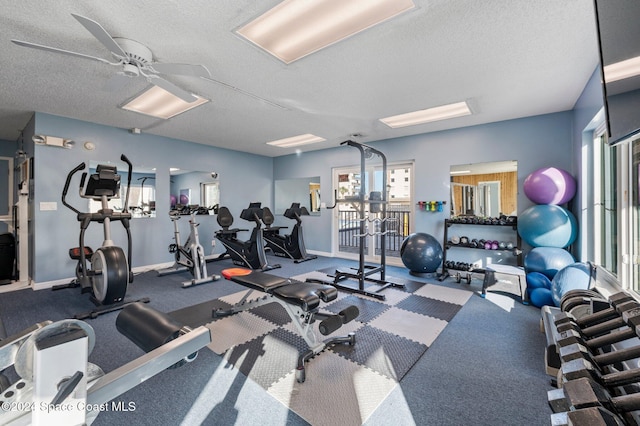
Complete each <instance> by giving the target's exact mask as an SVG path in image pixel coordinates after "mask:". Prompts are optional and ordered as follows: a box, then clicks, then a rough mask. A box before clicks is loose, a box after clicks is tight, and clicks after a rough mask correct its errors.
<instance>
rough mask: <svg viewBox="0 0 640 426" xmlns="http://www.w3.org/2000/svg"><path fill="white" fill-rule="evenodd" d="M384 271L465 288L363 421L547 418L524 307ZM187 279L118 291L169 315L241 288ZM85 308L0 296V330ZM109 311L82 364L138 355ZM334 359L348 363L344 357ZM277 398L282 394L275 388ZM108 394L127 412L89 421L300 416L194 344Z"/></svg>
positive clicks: (540, 350) (537, 342)
mask: <svg viewBox="0 0 640 426" xmlns="http://www.w3.org/2000/svg"><path fill="white" fill-rule="evenodd" d="M271 261H272V263H280V264H282V268H281V269H276V270H273V271H271V273H273V274H275V275H279V276H283V277H291V276H296V275H300V274H304V273H308V272H311V271H314V270H319V269H323V268H327V267H331V266H332V265H335V266H340V267H349V266H351V267H352V266H354V265H355V264H356V263H355V262H352V261H347V260H338V259H334V258H324V257H320V258H318V259H316V260H313V261H309V262H304V263H301V264H294V263H293V262H286V260H283V259H276V258H273V257H271V256H270V262H271ZM230 266H232V265H231V262H230V261H222V262H219V263H212V264H209V265H208V267H209V269H210V272H212V273H220V271H221V270H222V269H224V268H227V267H230ZM388 269H389V274H390V275H392V276H394V277H398V278H400V279H405V280H415V281H420V282H421V283H428V284H431V285H434V286H441V287H443V288H448V289H459V290H471V291H473V292H474V293H475V294H473V295H472V296H471V297H470V298H469V300H468V301H467V302H466V303H465V304H464V306H463V307H462V308H461V309H460V310H459V312H458V313H457V314H456V315H455V317H454V318H453V319H451V320H450V321H449V322H448V323H447V326H446V328H445V329H444V331H442V332H441V333H440V335H439V336H438V338H437V339H436V340H435V341H433V342H432V343H431V345H430V346H429V349H428V350H427V351H426V352H425V353H424V354H423V355H422V356H421V357H420V358H419V359H418V361H417V362H416V363H415V364H414V365H413V366H412V367H411V368H410V369H409V370H408V372H407V373H406V375H405V376H404V377H403V378H402V380H401V381H400V383H399V385H396V384H394V387H393V388H392V389H391V390H390V392H389V394H388V396H387V397H386V399H384V400H383V401H382V403H381V404H380V405H379V406H378V407H377V408H375V407H371V408H367V409H368V410H373V412H372V414H371V415H370V416H369V417H368V420H367V421H366V422H365V425H367V426H371V425H376V426H377V425H389V424H394V425H396V424H397V425H462V424H464V425H496V424H500V425H503V424H504V425H507V424H509V425H511V424H527V425H548V424H549V415H550V413H551V411H550V409H549V407H548V405H547V402H546V392H547V390H549V389H551V386H550V385H549V377H548V376H546V374H545V373H544V363H543V355H544V334H543V333H541V332H540V330H539V321H540V311H539V309H537V308H535V307H533V306H524V305H522V304H520V303H519V301H518V300H515V299H514V298H512V297H510V296H509V295H503V294H496V293H489V294H488V295H487V299H482V298H481V297H480V296H479V295H478V293H479V291H480V289H481V285H482V281H481V280H479V279H475V278H474V280H472V282H471V285H467V284H458V283H456V282H455V280H453V279H448V280H445V281H444V282H442V283H440V282H438V281H436V280H435V279H434V278H433V277H429V276H425V277H413V276H411V275H409V273H408V271H407V270H406V269H404V268H395V267H389V268H388ZM70 272H71V273H72V271H70ZM187 278H188V274H177V275H171V276H166V277H162V278H158V277H156V274H155V273H153V272H149V273H145V274H140V275H138V276H137V277H136V281H135V282H134V283H133V284H132V285H131V287H130V290H129V292H128V294H129V296H130V297H134V298H135V297H142V296H147V297H150V298H151V305H152V306H154V307H155V308H157V309H159V310H162V311H164V312H171V311H176V310H179V309H181V308H186V307H188V306H193V305H196V304H198V303H201V302H206V301H210V300H214V299H220V298H223V297H225V296H229V295H231V294H234V293H237V292H238V291H240V290H242V287H240V286H238V285H237V284H234V283H231V282H229V281H225V280H220V281H217V282H215V283H211V284H205V285H202V286H198V287H194V288H190V289H182V288H181V287H180V283H181V281H184V280H185V279H187ZM91 306H92V305H91V303H90V302H89V301H88V300H87V297H86V295H80V294H79V292H78V291H77V289H76V290H63V291H59V292H51V291H37V292H33V291H31V290H22V291H18V292H13V293H7V294H0V317H1V318H2V320H3V322H4V324H5V326H6V328H7V331H8V332H9V333H14V332H16V331H18V330H21V329H24V328H26V327H28V326H29V325H31V324H33V323H34V322H37V321H42V320H45V319H52V320H58V319H63V318H68V317H70V316H73V314H75V313H78V312H80V311H84V310H87V309H89V308H91ZM407 312H411V311H410V310H408V311H407ZM116 316H117V313H110V314H107V315H104V316H102V317H100V318H98V319H95V320H90V321H89V323H90V324H91V326H92V327H93V328H94V329H95V332H96V337H97V341H96V348H95V349H94V351H93V353H92V354H91V356H90V361H91V362H94V363H96V364H98V365H100V366H101V367H102V368H103V369H104V370H105V371H107V372H108V371H111V370H113V369H115V368H117V367H119V366H121V365H123V364H125V363H126V362H129V361H131V360H134V359H135V358H137V357H139V356H140V355H141V354H142V352H141V351H140V350H139V349H138V348H137V347H136V346H135V345H133V344H132V343H131V342H129V341H128V340H127V339H126V338H124V337H123V336H121V335H120V334H119V333H118V332H117V331H116V329H115V318H116ZM374 321H375V319H374ZM213 338H214V340H215V338H216V336H213ZM327 354H328V355H335V356H336V357H340V358H342V357H341V356H340V355H338V354H333V353H326V354H322V355H321V356H319V357H317V359H314V360H312V361H311V362H310V365H311V367H313V368H315V369H321V368H323V365H324V364H323V361H322V360H323V358H327V357H325V356H324V355H327ZM234 362H235V361H234ZM236 363H237V362H236ZM343 365H346V366H349V367H351V366H357V364H355V363H353V362H351V361H348V362H347V363H346V364H344V363H343ZM329 371H335V370H329ZM309 373H310V374H309V375H308V377H309V378H311V377H313V375H312V374H311V370H310V372H309ZM319 376H320V375H316V377H319ZM377 376H381V375H380V374H377ZM278 383H283V384H286V382H284V381H281V382H278ZM283 387H284V388H285V389H286V386H283ZM365 391H366V389H365V390H362V389H359V390H356V389H355V388H351V389H347V390H343V389H336V390H334V392H332V393H333V394H335V395H337V396H338V397H339V396H340V395H341V392H351V393H352V394H355V395H359V399H360V400H362V401H366V400H367V396H366V392H365ZM283 394H285V392H282V393H281V394H280V395H283ZM324 397H325V395H317V396H316V398H315V399H313V400H312V401H311V402H309V405H313V404H315V405H321V403H322V401H321V400H320V398H324ZM117 401H122V402H125V403H129V402H132V403H134V406H135V410H133V411H129V412H121V411H115V410H108V411H105V412H103V413H101V414H100V415H99V416H98V418H97V420H96V421H95V422H94V425H98V426H99V425H110V426H114V425H127V426H129V425H131V424H136V425H154V426H158V425H179V424H180V425H189V426H190V425H197V424H203V425H243V426H244V425H260V426H270V425H274V426H275V425H306V424H308V422H307V421H305V420H304V419H303V418H301V417H300V416H299V415H298V414H296V413H295V412H293V411H292V410H289V409H288V408H287V407H286V406H285V405H283V404H282V403H280V402H279V400H278V399H277V398H276V397H274V396H273V395H272V394H270V393H269V392H267V391H265V389H264V388H263V387H262V386H261V385H260V384H259V383H258V382H256V381H254V380H252V379H249V380H247V376H246V375H244V374H242V372H240V371H239V369H237V368H232V367H231V364H230V363H229V362H228V361H227V360H225V359H224V358H223V357H222V356H219V355H217V354H215V353H213V352H212V351H208V350H203V351H200V354H199V356H198V359H197V360H195V361H194V362H192V363H190V364H188V365H186V366H184V367H181V368H179V369H176V370H168V371H166V372H163V373H162V374H159V375H157V376H155V377H152V378H150V379H149V380H147V381H146V382H144V383H142V384H141V385H139V386H137V387H135V388H134V389H132V390H130V391H129V392H127V393H125V394H123V395H121V396H120V397H119V398H117ZM322 408H323V409H324V411H325V416H326V418H327V419H331V418H332V416H334V414H335V413H334V410H333V409H332V407H331V406H328V405H323V406H322ZM334 424H338V423H337V422H336V423H334Z"/></svg>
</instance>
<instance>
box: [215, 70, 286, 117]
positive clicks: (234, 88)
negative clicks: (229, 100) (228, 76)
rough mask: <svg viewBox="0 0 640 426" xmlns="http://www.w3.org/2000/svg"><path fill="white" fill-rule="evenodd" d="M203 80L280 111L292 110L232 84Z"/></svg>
mask: <svg viewBox="0 0 640 426" xmlns="http://www.w3.org/2000/svg"><path fill="white" fill-rule="evenodd" d="M202 79H203V80H206V81H210V82H212V83H216V84H219V85H221V86H224V87H226V88H228V89H231V90H233V91H235V92H238V93H242V94H243V95H246V96H249V97H250V98H253V99H257V100H259V101H261V102H264V103H266V104H269V105H271V106H274V107H276V108H280V109H284V110H291V108H289V107H286V106H283V105H280V104H277V103H275V102H273V101H270V100H269V99H265V98H263V97H260V96H258V95H255V94H253V93H251V92H247V91H246V90H242V89H240V88H239V87H236V86H232V85H231V84H228V83H225V82H223V81H220V80H214V79H213V78H208V77H202Z"/></svg>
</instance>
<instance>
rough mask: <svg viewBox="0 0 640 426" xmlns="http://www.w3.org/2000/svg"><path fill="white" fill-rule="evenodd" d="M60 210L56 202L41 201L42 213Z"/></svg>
mask: <svg viewBox="0 0 640 426" xmlns="http://www.w3.org/2000/svg"><path fill="white" fill-rule="evenodd" d="M54 210H58V203H57V202H55V201H40V211H41V212H44V211H54Z"/></svg>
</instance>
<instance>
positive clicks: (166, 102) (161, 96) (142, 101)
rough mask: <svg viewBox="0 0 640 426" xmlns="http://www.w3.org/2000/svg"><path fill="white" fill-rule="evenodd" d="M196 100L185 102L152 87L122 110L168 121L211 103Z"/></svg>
mask: <svg viewBox="0 0 640 426" xmlns="http://www.w3.org/2000/svg"><path fill="white" fill-rule="evenodd" d="M193 96H194V97H195V98H196V100H195V101H193V102H185V101H184V100H182V99H180V98H179V97H177V96H175V95H174V94H172V93H170V92H168V91H166V90H164V89H163V88H161V87H158V86H155V85H152V86H151V87H149V88H148V89H146V90H145V91H143V92H142V93H140V94H139V95H137V96H136V97H134V98H133V99H131V100H130V101H128V102H126V103H124V104H123V105H120V108H122V109H124V110H127V111H133V112H137V113H140V114H144V115H149V116H151V117H155V118H161V119H163V120H168V119H170V118H173V117H175V116H177V115H179V114H182V113H184V112H187V111H189V110H191V109H193V108H196V107H198V106H200V105H203V104H206V103H207V102H210V101H209V99H205V98H202V97H200V96H198V95H193Z"/></svg>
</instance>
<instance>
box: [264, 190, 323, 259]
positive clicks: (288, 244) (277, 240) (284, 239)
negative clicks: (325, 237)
mask: <svg viewBox="0 0 640 426" xmlns="http://www.w3.org/2000/svg"><path fill="white" fill-rule="evenodd" d="M305 215H306V216H308V215H309V210H307V208H306V207H304V206H303V207H300V203H291V207H289V208H288V209H287V210H285V212H284V217H286V218H287V219H292V220H295V221H296V224H295V225H293V229H292V230H291V233H290V234H288V235H282V234H280V230H281V229H284V228H286V226H271V225H272V224H273V222H274V220H275V218H274V217H273V214H272V213H271V210H269V208H268V207H264V208H263V213H262V222H263V223H264V225H265V228H264V229H263V235H264V241H265V243H266V244H267V248H269V249H271V250H272V251H273V254H274V255H276V256H280V257H288V258H289V259H292V260H293V261H294V263H300V262H305V261H307V260H313V259H317V258H318V256H310V255H308V254H307V249H306V248H305V246H304V239H303V237H302V218H301V217H300V216H305Z"/></svg>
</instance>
